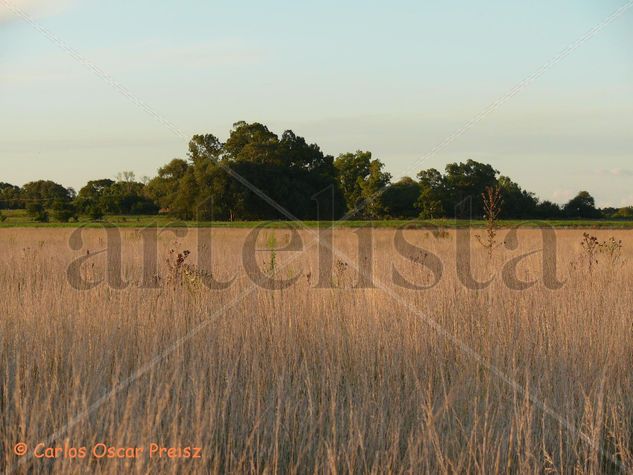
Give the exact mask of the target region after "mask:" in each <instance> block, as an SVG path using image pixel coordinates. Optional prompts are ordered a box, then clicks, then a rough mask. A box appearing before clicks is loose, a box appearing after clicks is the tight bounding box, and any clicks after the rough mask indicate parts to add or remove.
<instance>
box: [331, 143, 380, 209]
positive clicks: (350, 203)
mask: <svg viewBox="0 0 633 475" xmlns="http://www.w3.org/2000/svg"><path fill="white" fill-rule="evenodd" d="M334 167H335V168H336V175H337V179H338V184H339V187H340V189H341V191H342V193H343V197H344V198H345V203H346V205H347V209H348V211H352V210H355V209H357V208H358V214H360V215H361V216H366V217H379V216H381V215H383V214H384V212H385V210H384V206H383V204H382V196H381V195H382V191H383V188H385V187H386V186H387V185H388V184H389V182H390V180H391V175H390V174H389V173H386V172H384V171H383V168H384V164H383V163H382V162H381V161H380V160H377V159H372V155H371V152H363V151H360V150H358V151H357V152H356V153H344V154H341V155H339V156H338V157H337V159H336V160H335V161H334Z"/></svg>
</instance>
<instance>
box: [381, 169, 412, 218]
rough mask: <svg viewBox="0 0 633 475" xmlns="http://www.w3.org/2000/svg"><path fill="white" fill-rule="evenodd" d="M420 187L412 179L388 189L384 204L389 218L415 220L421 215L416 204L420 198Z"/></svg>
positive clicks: (406, 178) (404, 180)
mask: <svg viewBox="0 0 633 475" xmlns="http://www.w3.org/2000/svg"><path fill="white" fill-rule="evenodd" d="M420 194H421V189H420V185H419V184H418V183H417V182H416V181H415V180H413V178H410V177H408V176H407V177H404V178H402V179H401V180H400V181H398V182H396V183H394V184H393V185H391V186H390V187H388V188H387V189H386V190H385V192H384V193H383V195H382V203H383V206H384V207H385V212H386V214H387V216H389V217H392V218H401V219H407V218H415V217H416V216H417V215H418V214H419V213H418V210H417V208H416V206H415V205H416V203H417V202H418V199H419V198H420Z"/></svg>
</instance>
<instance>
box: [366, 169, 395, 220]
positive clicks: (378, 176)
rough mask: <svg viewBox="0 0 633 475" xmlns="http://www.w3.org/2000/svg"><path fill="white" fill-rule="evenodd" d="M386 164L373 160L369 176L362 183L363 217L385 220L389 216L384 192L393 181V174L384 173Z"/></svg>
mask: <svg viewBox="0 0 633 475" xmlns="http://www.w3.org/2000/svg"><path fill="white" fill-rule="evenodd" d="M383 168H384V163H382V162H381V161H380V160H372V161H371V162H370V163H369V174H368V175H367V177H366V178H365V179H364V180H363V181H361V182H360V188H361V197H362V199H363V215H364V216H367V217H369V218H383V217H385V215H386V214H387V211H386V207H385V203H384V195H383V191H384V190H385V189H386V187H387V186H388V185H389V182H390V181H391V174H389V173H386V172H384V171H383Z"/></svg>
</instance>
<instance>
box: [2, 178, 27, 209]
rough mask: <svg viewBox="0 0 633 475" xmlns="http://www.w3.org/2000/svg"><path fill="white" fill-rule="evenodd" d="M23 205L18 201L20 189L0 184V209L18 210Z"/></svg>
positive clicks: (7, 184)
mask: <svg viewBox="0 0 633 475" xmlns="http://www.w3.org/2000/svg"><path fill="white" fill-rule="evenodd" d="M23 207H24V204H23V203H22V201H21V200H20V187H19V186H15V185H11V184H9V183H4V182H0V209H19V208H23Z"/></svg>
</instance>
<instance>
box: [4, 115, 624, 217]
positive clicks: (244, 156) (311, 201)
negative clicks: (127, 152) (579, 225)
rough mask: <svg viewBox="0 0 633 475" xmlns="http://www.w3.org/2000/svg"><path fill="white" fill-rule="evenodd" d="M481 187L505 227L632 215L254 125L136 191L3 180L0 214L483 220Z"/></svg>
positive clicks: (135, 185) (200, 145)
mask: <svg viewBox="0 0 633 475" xmlns="http://www.w3.org/2000/svg"><path fill="white" fill-rule="evenodd" d="M246 182H247V183H246ZM250 185H253V186H254V187H255V190H253V189H252V187H251V186H250ZM488 188H490V189H499V193H500V197H501V198H500V199H501V202H502V203H503V204H502V206H501V211H500V213H501V214H500V218H502V219H535V218H536V219H576V218H580V219H595V218H600V217H608V218H613V219H633V208H621V209H616V208H605V209H604V210H598V209H596V207H595V202H594V199H593V197H592V196H591V195H590V194H589V193H588V192H586V191H583V192H580V193H579V194H578V196H576V197H575V198H573V199H572V200H570V201H569V202H568V203H567V204H566V205H565V206H564V207H561V206H559V205H557V204H555V203H551V202H549V201H542V202H540V201H539V200H538V199H537V198H536V197H535V196H534V194H533V193H530V192H528V191H526V190H524V189H522V188H521V187H520V186H519V185H518V184H517V183H515V182H513V181H512V180H511V179H510V178H508V177H505V176H499V172H498V171H497V170H495V169H494V168H493V167H492V166H491V165H488V164H485V163H480V162H477V161H474V160H467V161H466V162H462V163H450V164H448V165H446V167H445V170H444V172H443V173H442V172H440V171H438V170H436V169H435V168H430V169H427V170H422V171H420V172H419V173H418V174H417V181H415V180H414V179H412V178H409V177H405V178H402V179H401V180H399V181H398V182H396V183H393V184H392V183H391V175H390V174H389V173H387V172H385V171H384V164H383V163H382V162H381V161H380V160H378V159H375V158H373V157H372V154H371V152H368V151H357V152H354V153H344V154H341V155H339V156H338V157H337V158H336V160H335V159H334V158H333V157H332V156H330V155H325V154H324V153H323V152H322V151H321V149H320V148H319V146H318V145H316V144H309V143H308V142H306V140H305V139H304V138H303V137H300V136H298V135H296V134H295V133H294V132H292V131H291V130H287V131H285V132H284V133H283V134H282V135H281V137H279V136H278V135H276V134H275V133H273V132H272V131H270V130H269V129H268V127H266V126H265V125H263V124H260V123H257V122H254V123H247V122H237V123H236V124H234V126H233V129H232V130H231V132H230V135H229V137H228V139H227V140H226V142H224V143H223V142H221V141H220V140H219V139H218V138H217V137H215V136H214V135H212V134H200V135H194V136H193V137H192V139H191V141H190V142H189V146H188V153H187V159H186V160H183V159H173V160H172V161H171V162H169V163H168V164H166V165H165V166H163V167H162V168H160V169H159V170H158V174H157V176H156V177H155V178H153V179H151V180H149V179H148V180H144V182H143V183H140V182H138V181H136V179H135V177H134V174H133V173H131V172H123V173H121V174H120V175H119V176H118V177H117V179H116V180H110V179H101V180H93V181H90V182H88V183H87V184H86V185H85V186H84V187H83V188H81V190H80V191H79V194H78V195H77V196H75V192H74V190H72V189H71V188H64V187H63V186H62V185H59V184H57V183H54V182H52V181H48V180H40V181H34V182H31V183H27V184H26V185H24V187H22V188H19V187H17V186H14V185H10V184H8V183H2V182H0V209H17V208H25V207H26V208H27V210H28V214H29V215H30V216H32V217H33V219H35V220H37V221H47V220H48V218H49V215H48V212H47V210H51V213H52V217H53V218H54V219H55V220H58V221H62V222H67V221H69V220H71V219H73V218H77V217H78V215H84V216H89V217H90V218H91V219H93V220H100V219H102V218H103V217H104V216H105V215H117V214H118V215H151V214H156V213H158V212H159V211H160V212H162V213H169V214H170V215H172V216H175V217H178V218H181V219H185V220H194V219H197V220H202V221H209V220H215V221H248V220H280V219H281V220H284V219H288V218H289V217H294V218H299V219H302V220H317V219H321V220H336V219H339V218H341V217H342V216H343V215H345V214H346V212H347V217H349V218H350V219H368V218H369V219H372V220H379V219H383V218H388V219H395V218H399V219H412V218H417V217H420V218H423V219H437V218H462V219H465V218H473V219H480V218H482V217H483V215H484V209H483V201H482V199H481V196H482V193H484V191H485V190H486V189H488ZM277 205H279V206H281V207H282V208H283V209H284V210H286V211H287V213H284V212H282V211H281V210H280V209H278V206H277ZM288 214H289V215H290V216H288Z"/></svg>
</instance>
